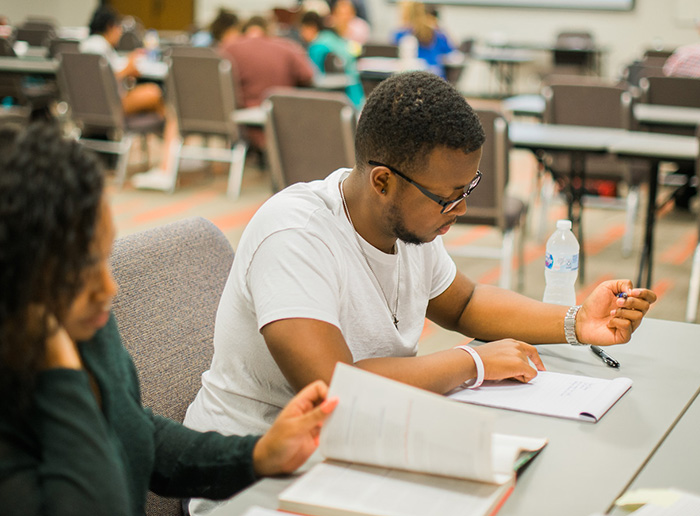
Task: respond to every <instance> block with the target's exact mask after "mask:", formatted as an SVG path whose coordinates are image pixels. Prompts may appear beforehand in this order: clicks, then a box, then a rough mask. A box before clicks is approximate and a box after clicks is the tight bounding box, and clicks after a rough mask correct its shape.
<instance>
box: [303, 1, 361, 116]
mask: <svg viewBox="0 0 700 516" xmlns="http://www.w3.org/2000/svg"><path fill="white" fill-rule="evenodd" d="M300 35H301V37H302V39H303V40H304V41H305V42H306V43H307V44H308V52H309V58H310V59H311V61H312V62H313V63H314V65H316V68H318V70H319V71H320V72H321V73H326V57H327V56H328V54H330V53H332V54H333V55H334V56H335V57H336V58H337V59H338V60H339V61H340V63H342V67H343V71H344V72H345V74H346V75H347V76H348V78H349V80H350V84H349V85H348V86H347V88H345V93H346V94H347V96H348V98H349V99H350V101H351V102H352V103H353V104H354V105H355V107H358V108H359V107H360V106H362V104H363V102H364V101H365V94H364V91H363V89H362V84H361V83H360V74H359V73H358V72H357V57H356V56H355V55H353V53H352V52H351V50H350V45H349V43H348V41H347V40H345V39H343V38H341V37H340V36H338V34H336V33H335V32H334V31H333V30H331V29H328V28H326V27H325V26H324V24H323V20H322V19H321V16H320V15H319V14H318V13H316V12H313V11H309V12H307V13H305V14H304V16H303V17H302V19H301V32H300Z"/></svg>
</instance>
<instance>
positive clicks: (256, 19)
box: [243, 16, 269, 34]
mask: <svg viewBox="0 0 700 516" xmlns="http://www.w3.org/2000/svg"><path fill="white" fill-rule="evenodd" d="M251 27H260V28H261V29H262V30H263V31H265V34H267V31H268V30H269V26H268V24H267V20H266V19H265V18H263V17H262V16H253V17H251V18H250V19H249V20H248V21H247V22H246V23H245V25H243V33H245V32H246V31H247V30H248V29H250V28H251Z"/></svg>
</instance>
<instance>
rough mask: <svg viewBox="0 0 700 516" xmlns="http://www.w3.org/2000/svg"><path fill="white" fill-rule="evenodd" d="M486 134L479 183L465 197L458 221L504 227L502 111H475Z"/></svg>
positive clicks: (504, 127) (507, 149)
mask: <svg viewBox="0 0 700 516" xmlns="http://www.w3.org/2000/svg"><path fill="white" fill-rule="evenodd" d="M476 114H477V116H478V117H479V120H480V121H481V125H482V126H483V128H484V133H485V134H486V141H485V142H484V146H483V147H482V154H481V162H480V163H479V170H481V171H482V173H483V175H482V176H481V182H480V183H479V186H478V187H477V188H476V190H474V192H473V193H472V194H471V195H470V196H469V197H468V198H467V213H466V215H464V216H461V217H459V219H458V220H459V222H464V223H468V224H487V225H490V226H498V227H500V228H504V227H505V207H504V199H505V189H506V185H507V184H508V167H509V164H510V161H509V157H508V155H509V153H510V149H511V144H510V140H509V139H508V122H506V119H505V117H504V116H503V114H501V113H499V112H496V111H491V110H479V109H477V110H476Z"/></svg>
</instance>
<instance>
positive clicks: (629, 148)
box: [609, 131, 699, 287]
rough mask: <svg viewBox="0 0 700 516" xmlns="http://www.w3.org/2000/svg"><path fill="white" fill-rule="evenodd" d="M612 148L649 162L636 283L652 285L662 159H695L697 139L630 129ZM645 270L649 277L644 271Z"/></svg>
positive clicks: (626, 155) (614, 141)
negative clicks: (641, 247) (658, 187)
mask: <svg viewBox="0 0 700 516" xmlns="http://www.w3.org/2000/svg"><path fill="white" fill-rule="evenodd" d="M609 149H610V152H612V153H614V154H617V155H618V156H621V157H628V158H643V159H647V160H648V161H649V162H650V167H649V168H650V170H649V201H648V203H647V219H646V229H645V236H644V248H643V250H642V257H641V260H640V263H639V274H638V277H637V284H638V285H643V286H646V287H649V286H650V285H651V273H652V266H653V259H654V226H655V224H656V192H657V183H658V181H659V162H661V161H664V160H668V161H680V162H695V160H696V159H697V157H698V152H699V145H698V139H697V138H696V137H694V136H680V135H675V134H663V133H646V132H640V131H629V132H627V133H626V134H624V135H622V136H620V137H619V138H615V139H613V140H611V142H610V147H609ZM645 272H646V277H645V274H644V273H645Z"/></svg>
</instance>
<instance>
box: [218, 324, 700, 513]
mask: <svg viewBox="0 0 700 516" xmlns="http://www.w3.org/2000/svg"><path fill="white" fill-rule="evenodd" d="M699 343H700V325H694V324H687V323H679V322H669V321H661V320H654V319H647V320H645V321H644V323H643V324H642V326H641V327H640V328H639V329H638V331H637V332H636V333H635V334H634V335H633V338H632V341H631V342H630V343H629V344H627V345H624V346H616V347H615V348H614V351H611V353H613V354H614V356H615V358H617V359H618V360H619V361H620V363H621V364H622V366H621V368H620V370H619V371H618V370H615V369H611V368H609V367H606V366H605V365H603V363H602V362H601V361H600V359H598V358H597V357H596V356H594V355H593V353H591V352H590V351H589V350H588V349H587V348H585V347H572V346H568V345H550V346H539V350H540V354H541V356H542V359H543V361H544V363H545V365H546V366H547V367H548V369H549V370H551V371H559V372H569V373H575V374H583V375H589V376H597V377H602V378H614V377H616V376H618V375H622V376H627V377H630V378H632V380H633V381H634V385H633V386H632V389H630V391H629V392H627V394H625V395H624V396H623V397H622V399H621V400H620V401H618V403H617V404H616V405H615V406H613V408H612V409H611V410H610V411H609V412H608V413H607V414H606V415H605V416H604V417H603V418H602V420H601V421H600V422H599V423H595V424H593V423H585V422H578V421H571V420H565V419H558V418H551V417H545V416H537V415H534V414H524V413H519V412H513V411H507V410H499V409H494V408H490V409H487V410H490V411H492V412H493V413H494V414H495V415H496V429H495V430H496V431H497V432H502V433H513V434H521V435H528V436H533V437H547V438H548V439H549V444H548V445H547V446H546V448H545V449H544V450H543V451H542V453H540V455H539V456H538V457H537V458H535V459H534V460H533V461H532V463H531V464H530V465H529V466H528V468H527V469H526V470H525V472H524V473H523V474H522V475H521V477H520V478H519V479H518V485H517V486H516V488H515V491H514V492H513V494H512V495H511V496H510V498H509V499H508V501H507V502H506V503H505V505H504V506H503V508H502V509H501V511H500V512H499V516H532V515H538V516H561V515H567V516H588V515H590V514H591V513H594V512H603V511H606V510H608V509H609V508H610V507H611V505H612V503H613V502H614V500H615V499H616V498H617V497H618V496H619V495H620V494H622V493H623V492H624V491H625V490H626V489H627V488H628V487H629V486H630V484H631V483H632V482H633V481H634V480H635V478H637V476H638V475H640V472H641V474H642V475H644V473H645V472H646V466H647V461H648V460H649V459H650V458H653V456H654V452H655V450H656V449H657V447H659V446H660V445H661V444H663V442H664V439H665V437H666V435H667V433H669V432H671V435H673V433H672V431H674V426H675V425H676V423H677V421H678V419H679V418H680V423H679V424H678V428H682V426H685V425H684V417H683V416H684V413H685V409H686V406H687V405H688V404H689V403H690V402H692V400H694V399H695V397H696V396H697V393H698V391H699V390H700V345H698V344H699ZM678 435H680V436H681V437H680V439H681V440H684V439H696V437H695V434H682V433H681V434H678ZM650 464H654V461H652V462H651V463H650ZM693 465H694V464H693ZM663 467H664V466H659V468H661V469H660V474H663V473H664V471H663ZM650 471H651V470H650ZM693 471H694V470H693ZM649 474H652V473H651V472H650V473H649ZM642 475H640V478H642ZM293 478H294V477H287V478H278V479H265V480H262V481H261V482H258V483H257V484H255V485H254V486H252V487H251V488H249V489H247V490H245V491H243V492H242V493H240V494H238V495H237V496H235V497H233V498H232V499H230V500H229V501H228V502H226V503H225V504H223V505H221V506H220V507H219V508H217V509H216V510H215V511H214V512H213V513H212V514H211V516H234V515H240V514H242V513H244V512H245V510H246V509H247V508H248V507H250V506H252V505H260V506H263V507H268V508H276V507H277V494H278V493H279V492H280V491H282V490H283V489H284V488H285V487H286V486H288V485H289V484H290V483H291V482H292V481H293ZM694 478H695V479H696V478H697V476H696V475H695V477H694Z"/></svg>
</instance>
